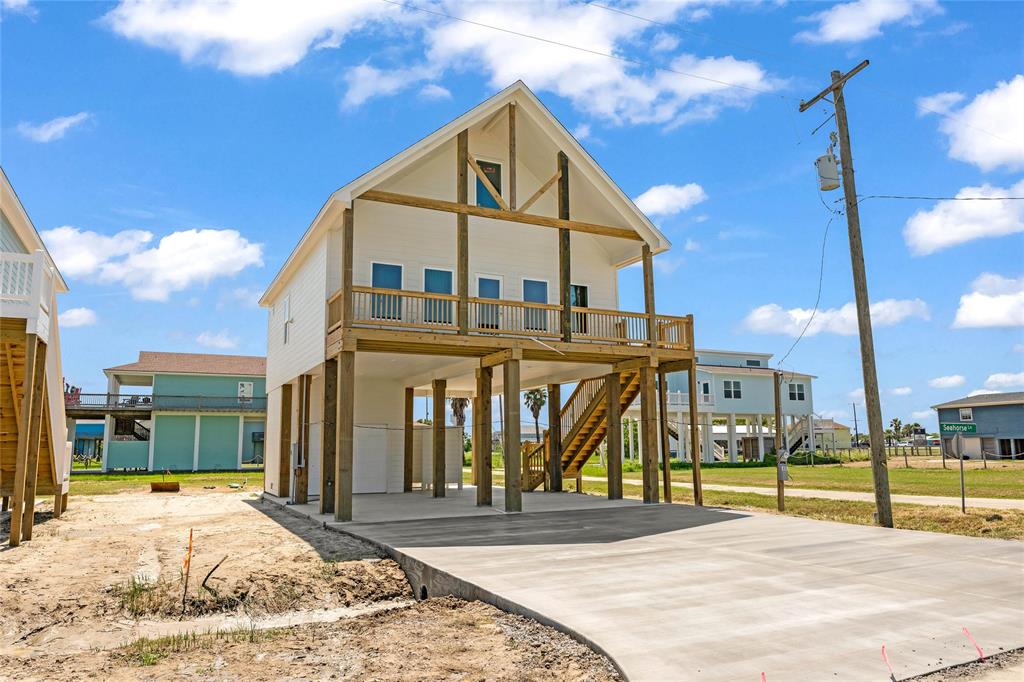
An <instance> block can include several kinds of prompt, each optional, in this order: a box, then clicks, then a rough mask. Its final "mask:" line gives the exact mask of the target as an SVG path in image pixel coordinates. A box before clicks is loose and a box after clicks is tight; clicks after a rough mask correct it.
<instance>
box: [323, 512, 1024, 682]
mask: <svg viewBox="0 0 1024 682" xmlns="http://www.w3.org/2000/svg"><path fill="white" fill-rule="evenodd" d="M534 496H544V497H550V498H553V499H554V500H558V499H566V500H571V499H572V498H574V497H577V496H575V495H552V494H550V493H530V494H529V495H527V496H526V497H528V498H532V497H534ZM387 497H397V496H387ZM339 528H340V529H342V530H344V531H345V532H350V533H354V534H356V535H360V536H362V537H366V538H367V539H370V540H372V541H375V542H378V543H381V544H383V545H384V546H386V547H389V548H391V549H392V550H393V551H394V552H395V553H396V556H398V557H399V558H400V559H401V560H402V561H403V564H404V565H406V566H410V562H412V568H411V569H409V572H410V575H413V576H416V577H415V579H414V584H417V583H416V582H415V580H422V581H423V583H424V584H425V583H426V582H430V585H431V587H430V589H431V590H432V591H431V594H435V593H438V594H439V593H445V592H448V591H451V592H453V593H455V594H460V595H462V596H468V597H470V598H473V597H484V598H486V599H487V600H488V601H491V602H492V603H496V604H498V605H499V606H503V607H505V608H511V609H512V610H518V611H520V612H525V613H528V614H536V615H539V616H540V617H542V618H543V619H545V620H546V621H548V622H557V623H559V624H561V625H562V626H564V627H566V628H568V629H570V630H572V631H574V632H576V633H578V634H579V635H580V636H582V637H583V638H585V639H587V640H589V641H591V642H593V643H594V644H596V645H597V646H598V647H599V648H600V649H603V650H604V651H605V652H606V653H607V654H609V655H610V656H611V657H612V658H613V659H614V660H615V661H616V662H617V663H618V664H619V665H620V666H621V667H622V669H623V670H624V672H625V673H626V674H627V676H628V677H629V679H631V680H633V681H637V680H657V681H658V682H664V681H666V680H713V681H717V680H722V681H725V680H730V681H731V680H757V679H760V674H761V673H762V672H764V673H766V675H767V679H768V680H787V681H792V680H816V681H817V680H856V681H858V682H859V681H861V680H868V679H877V680H881V679H886V678H888V672H887V671H886V670H885V667H884V664H883V663H882V659H881V656H880V651H881V646H882V645H883V644H885V645H886V648H887V651H888V654H889V658H890V660H891V661H892V664H893V667H894V668H895V670H896V677H897V679H903V678H906V677H911V676H913V675H915V674H922V673H925V672H929V671H932V670H935V669H938V668H941V667H945V666H948V665H951V664H956V663H963V662H967V661H969V660H972V659H973V658H974V657H975V656H976V654H975V653H974V649H973V647H972V646H971V645H970V643H969V642H968V641H967V639H966V638H965V637H964V635H963V632H962V628H963V627H964V626H967V627H968V628H969V629H970V631H971V633H972V634H973V635H974V637H975V638H976V639H977V640H978V642H979V643H980V644H981V645H982V646H983V647H984V649H985V651H986V653H995V652H997V651H999V650H1001V649H1011V648H1017V647H1021V646H1024V580H1022V570H1021V567H1022V566H1024V543H1020V542H1012V541H999V540H986V539H980V538H968V537H960V536H953V535H943V534H938V533H923V532H917V531H906V530H888V529H883V528H876V527H870V526H857V525H852V524H839V523H830V522H825V521H814V520H810V519H801V518H794V517H788V516H779V515H772V514H758V513H746V512H732V511H727V510H716V509H698V508H694V507H692V506H688V505H651V506H644V505H631V506H619V507H610V506H609V507H602V508H595V509H577V510H570V509H566V510H564V511H556V512H536V513H523V514H513V515H504V514H488V515H484V516H460V517H450V518H433V519H417V518H409V519H408V520H403V521H397V522H380V523H348V524H341V525H340V526H339ZM417 589H418V587H417Z"/></svg>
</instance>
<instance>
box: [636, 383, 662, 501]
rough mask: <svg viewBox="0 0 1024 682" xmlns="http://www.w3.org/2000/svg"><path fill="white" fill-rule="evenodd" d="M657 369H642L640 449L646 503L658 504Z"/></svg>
mask: <svg viewBox="0 0 1024 682" xmlns="http://www.w3.org/2000/svg"><path fill="white" fill-rule="evenodd" d="M655 371H656V370H655V369H654V368H653V367H651V366H650V365H645V366H642V367H641V368H640V447H641V448H642V449H643V465H642V466H643V481H644V503H645V504H657V502H658V417H657V400H658V394H657V391H656V390H655V388H654V374H655Z"/></svg>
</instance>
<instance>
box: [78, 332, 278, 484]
mask: <svg viewBox="0 0 1024 682" xmlns="http://www.w3.org/2000/svg"><path fill="white" fill-rule="evenodd" d="M266 367H267V363H266V358H265V357H261V356H250V355H218V354H205V353H159V352H152V351H141V352H140V353H139V359H138V360H137V361H136V362H132V363H129V364H126V365H118V366H117V367H110V368H108V369H105V370H104V373H105V374H106V375H107V386H108V388H107V394H106V395H99V396H90V395H88V394H77V395H76V396H74V397H73V398H72V399H73V400H77V402H78V404H77V405H68V406H67V407H68V409H69V411H70V412H71V416H77V415H78V414H81V416H82V418H85V417H87V414H85V413H86V412H88V411H89V410H95V409H96V408H99V409H101V410H102V411H103V413H104V415H103V416H104V421H105V424H104V439H103V440H104V443H105V447H104V450H103V467H104V469H105V470H108V471H109V470H119V469H134V470H138V469H145V470H149V471H165V470H168V471H218V470H219V471H223V470H238V469H243V468H248V467H262V466H263V453H264V450H263V445H264V443H263V434H264V432H265V430H266V426H265V425H266V412H267V388H266ZM125 387H139V388H142V387H148V388H150V389H151V390H150V391H149V392H148V393H147V392H144V391H141V390H140V391H138V392H130V393H129V392H125V390H124V389H125Z"/></svg>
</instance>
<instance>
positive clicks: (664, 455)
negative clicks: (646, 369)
mask: <svg viewBox="0 0 1024 682" xmlns="http://www.w3.org/2000/svg"><path fill="white" fill-rule="evenodd" d="M658 426H659V427H660V435H661V467H662V469H661V480H662V495H663V496H664V498H665V502H666V503H670V502H672V452H671V449H672V448H671V444H670V443H669V440H668V376H667V374H666V373H665V372H658Z"/></svg>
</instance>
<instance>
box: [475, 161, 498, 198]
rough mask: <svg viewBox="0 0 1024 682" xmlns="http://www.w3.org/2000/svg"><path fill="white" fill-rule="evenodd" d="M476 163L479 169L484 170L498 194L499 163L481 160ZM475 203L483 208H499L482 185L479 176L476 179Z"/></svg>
mask: <svg viewBox="0 0 1024 682" xmlns="http://www.w3.org/2000/svg"><path fill="white" fill-rule="evenodd" d="M477 165H478V166H480V170H482V171H483V172H484V175H486V176H487V179H488V180H490V181H491V184H492V185H494V189H496V190H498V194H499V195H500V194H501V164H500V163H494V162H493V161H481V160H479V159H478V160H477ZM476 205H477V206H483V207H485V208H501V206H499V205H498V202H497V201H495V200H494V197H492V196H491V193H490V192H488V191H487V188H486V187H484V183H483V180H481V179H480V178H477V179H476Z"/></svg>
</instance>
